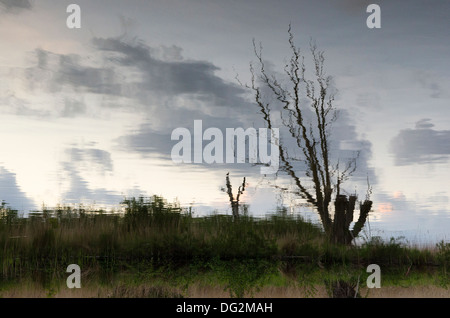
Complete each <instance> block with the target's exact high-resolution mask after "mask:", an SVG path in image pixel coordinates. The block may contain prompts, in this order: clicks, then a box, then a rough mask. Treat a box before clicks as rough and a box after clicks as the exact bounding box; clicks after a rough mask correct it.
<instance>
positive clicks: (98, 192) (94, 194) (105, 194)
mask: <svg viewBox="0 0 450 318" xmlns="http://www.w3.org/2000/svg"><path fill="white" fill-rule="evenodd" d="M62 168H63V170H64V172H65V173H66V174H68V179H69V180H70V185H69V188H68V189H67V190H66V191H65V192H64V194H63V197H64V201H65V202H66V203H73V204H77V203H78V204H79V203H82V202H86V201H89V203H92V202H95V203H98V204H106V205H110V204H113V205H114V204H119V203H120V202H121V200H122V199H123V196H122V195H120V194H117V193H116V192H114V191H109V190H107V189H104V188H97V189H91V188H90V184H89V182H88V181H86V179H84V178H83V177H82V176H81V173H80V171H79V170H78V168H77V167H76V163H75V162H64V163H62Z"/></svg>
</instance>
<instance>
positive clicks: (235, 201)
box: [222, 172, 245, 219]
mask: <svg viewBox="0 0 450 318" xmlns="http://www.w3.org/2000/svg"><path fill="white" fill-rule="evenodd" d="M226 187H227V188H226V189H225V188H223V189H222V191H224V192H226V193H227V194H228V198H229V199H230V205H231V211H232V213H233V218H234V219H237V218H238V217H239V200H240V197H241V194H242V193H244V191H245V177H244V179H243V180H242V184H241V185H240V186H239V188H238V191H237V194H236V198H235V197H234V194H233V187H232V186H231V182H230V173H229V172H228V173H227V176H226Z"/></svg>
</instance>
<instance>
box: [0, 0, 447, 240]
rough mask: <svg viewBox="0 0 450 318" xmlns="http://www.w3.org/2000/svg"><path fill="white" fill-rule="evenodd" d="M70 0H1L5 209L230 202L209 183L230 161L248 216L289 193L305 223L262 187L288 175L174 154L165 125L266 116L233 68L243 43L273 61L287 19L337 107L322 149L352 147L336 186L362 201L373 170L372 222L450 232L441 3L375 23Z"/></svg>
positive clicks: (415, 5)
mask: <svg viewBox="0 0 450 318" xmlns="http://www.w3.org/2000/svg"><path fill="white" fill-rule="evenodd" d="M72 2H74V1H71V2H70V1H58V2H55V1H46V0H40V1H28V0H23V1H9V0H0V43H1V44H0V47H1V51H0V78H1V80H0V113H1V118H2V122H1V125H0V138H1V140H2V147H1V148H0V191H1V192H0V199H2V200H5V201H6V202H8V203H9V204H10V205H11V206H12V207H14V208H17V209H20V210H22V211H28V210H30V209H36V208H40V207H41V206H42V204H45V205H47V206H54V205H56V204H78V203H84V204H86V205H98V206H114V205H116V204H118V202H120V201H121V200H122V199H123V198H124V197H125V196H138V195H144V196H148V195H152V194H158V195H163V196H164V197H166V198H167V199H168V200H169V201H170V200H175V199H177V200H179V201H180V202H181V203H182V204H184V205H189V204H193V205H194V206H195V207H196V212H197V213H199V214H201V213H210V212H211V211H214V210H219V211H223V212H226V213H231V211H230V208H229V203H228V197H227V195H226V194H225V193H223V192H222V191H221V190H220V189H221V188H222V187H224V186H225V175H226V173H227V172H230V175H231V181H232V184H233V185H235V187H237V186H238V185H239V184H240V183H241V181H242V178H243V177H244V176H245V177H246V178H247V181H248V186H247V189H246V192H245V193H244V195H243V200H244V201H245V202H246V203H248V204H249V205H250V211H251V213H253V214H257V215H264V214H265V213H267V212H270V211H273V210H275V208H276V206H277V205H279V204H285V205H287V206H289V207H290V208H291V209H292V210H293V211H297V212H298V211H301V212H299V213H305V216H307V217H308V218H311V219H314V218H315V217H317V216H316V215H315V214H314V213H310V212H308V211H307V209H306V210H305V209H304V208H300V206H301V205H302V202H301V201H299V200H297V199H296V198H295V197H293V196H282V195H281V194H280V192H279V191H278V190H276V188H274V185H278V186H286V187H288V186H290V180H289V179H286V178H283V176H282V174H281V175H280V176H279V177H278V179H276V180H275V179H274V178H273V177H271V176H268V177H264V176H262V175H260V173H259V167H257V166H251V165H249V164H213V165H207V164H174V163H173V162H172V161H171V159H170V152H171V149H172V147H173V145H174V144H175V143H176V142H175V141H172V140H171V133H172V131H173V130H174V129H175V128H178V127H185V128H187V129H189V130H191V131H192V129H193V125H194V120H202V122H203V126H204V129H206V128H208V127H216V128H219V129H220V130H221V131H223V132H224V133H225V130H226V128H238V127H242V128H244V129H246V128H248V127H255V128H261V127H264V123H263V121H262V120H261V116H260V115H259V114H258V109H257V108H256V107H255V105H254V104H253V103H252V100H251V99H250V98H249V95H248V92H247V91H246V90H245V89H244V88H243V87H241V86H240V85H239V83H238V82H237V80H236V79H235V77H236V75H237V74H238V75H239V79H240V80H241V81H242V82H248V81H249V63H250V61H254V60H255V57H254V54H253V47H252V39H253V38H254V39H256V41H261V42H262V43H263V46H264V57H265V59H266V60H267V61H268V64H267V65H268V68H269V69H270V70H271V71H273V72H278V70H281V69H282V68H283V66H284V63H285V61H286V59H287V58H288V57H289V53H290V52H289V47H288V42H287V40H288V35H287V28H288V24H289V23H292V28H293V32H294V34H295V36H296V43H297V44H298V46H300V47H302V48H305V50H307V47H308V45H309V41H310V38H311V37H312V38H314V39H315V40H316V42H317V44H318V46H319V48H320V49H322V50H324V51H325V57H326V62H325V67H326V71H327V73H328V74H330V75H332V76H333V77H334V86H335V87H336V89H337V90H338V94H337V95H336V102H335V105H336V106H337V107H338V108H339V109H340V110H341V112H340V117H339V120H338V121H337V122H336V123H335V126H334V130H333V135H332V141H333V143H332V146H333V150H334V154H335V157H334V158H335V159H337V158H344V159H345V158H349V157H352V156H354V154H355V151H358V150H359V151H360V156H359V158H358V162H357V164H358V168H357V170H356V172H355V174H354V176H353V178H352V179H351V180H349V181H348V183H346V184H345V189H346V191H347V193H354V192H356V193H358V194H359V195H360V198H363V197H364V196H365V194H366V191H367V178H369V181H370V185H371V187H372V196H371V198H372V199H373V201H374V207H373V212H372V213H371V214H370V219H369V222H370V230H371V231H372V232H371V233H372V234H374V233H379V234H380V235H383V236H385V237H389V236H391V235H393V236H401V235H404V236H406V237H407V238H408V239H410V240H414V241H416V242H418V243H424V244H425V243H426V242H428V241H431V242H434V241H436V240H439V239H446V240H448V239H449V237H448V235H449V231H448V229H449V228H450V203H449V198H450V190H448V189H449V187H448V185H447V184H448V179H449V177H450V165H449V164H450V128H449V124H448V123H449V121H450V111H449V108H448V107H449V106H450V93H449V90H448V87H450V75H449V74H450V72H449V71H450V65H449V62H448V56H450V44H449V43H450V34H449V32H448V30H449V29H450V22H449V19H448V14H447V13H448V12H449V11H450V3H449V2H448V1H445V0H433V1H426V2H425V1H419V0H414V1H395V2H394V3H393V2H392V1H381V0H380V1H377V3H378V4H379V5H380V7H381V18H382V22H381V25H382V27H381V29H373V30H371V29H368V28H367V26H366V19H367V16H368V13H366V7H367V5H368V4H370V3H371V2H370V1H355V0H339V1H324V0H321V1H298V0H296V1H290V0H288V1H287V0H285V1H268V0H267V1H256V0H249V1H232V2H224V1H218V0H217V1H216V0H208V1H206V0H204V1H203V0H201V1H200V0H199V1H182V0H169V1H168V0H164V1H162V0H152V1H145V2H144V1H118V0H108V1H106V0H98V1H87V0H83V1H82V0H79V1H76V3H77V4H79V5H80V7H81V13H82V19H81V26H82V27H81V29H68V28H67V27H66V19H67V16H68V14H67V13H66V8H67V6H68V5H69V4H70V3H72ZM290 149H292V152H293V153H294V152H295V145H293V147H292V148H290ZM297 169H302V167H301V165H299V166H297ZM235 190H236V189H235ZM367 230H369V227H367ZM377 235H378V234H377Z"/></svg>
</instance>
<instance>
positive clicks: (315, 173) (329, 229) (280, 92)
mask: <svg viewBox="0 0 450 318" xmlns="http://www.w3.org/2000/svg"><path fill="white" fill-rule="evenodd" d="M288 34H289V45H290V49H291V51H292V55H291V58H290V60H289V61H288V62H287V63H286V65H285V67H284V75H285V76H286V81H285V82H287V84H284V83H285V82H284V81H280V80H279V79H278V78H277V76H275V75H274V74H269V71H268V70H267V68H266V65H265V61H264V59H263V57H262V45H261V44H260V45H259V47H258V46H257V45H256V44H255V41H253V48H254V53H255V56H256V59H257V67H255V66H254V65H253V63H251V64H250V74H251V84H250V85H245V86H246V87H247V88H249V89H251V90H252V91H253V95H254V99H255V102H256V105H257V106H258V108H259V111H260V112H261V114H262V117H263V120H264V121H265V123H266V125H267V128H268V129H272V128H274V127H273V122H274V121H273V116H274V114H279V116H280V117H281V118H280V119H281V122H282V124H283V126H284V127H285V128H287V131H288V132H289V134H288V136H290V137H292V140H293V141H294V142H295V144H296V147H297V148H298V149H299V150H300V153H301V158H298V157H297V158H291V157H290V156H289V154H288V152H287V149H288V146H287V145H286V144H285V143H284V142H283V141H282V140H280V141H279V142H277V144H278V148H279V154H280V168H281V169H282V170H283V171H284V172H286V173H287V175H288V176H289V177H290V178H292V180H293V181H294V184H295V187H296V189H297V192H296V193H297V194H298V195H299V196H300V197H301V198H303V199H305V200H306V201H307V202H309V203H310V204H312V205H313V206H314V207H315V209H316V210H317V212H318V214H319V216H320V220H321V222H322V225H323V227H324V230H325V233H326V234H327V235H328V237H329V238H330V240H331V241H333V242H336V243H342V244H350V242H351V241H352V239H353V238H354V237H356V236H357V235H358V233H359V231H360V230H361V229H362V227H363V226H364V223H365V220H366V218H367V215H368V213H369V211H370V208H371V206H372V201H370V200H369V198H367V199H366V200H365V201H364V202H362V203H361V204H360V217H359V219H358V221H357V222H356V224H355V227H354V228H353V230H350V229H349V226H350V223H351V222H352V221H353V212H354V207H355V204H356V196H350V198H347V197H345V196H343V195H340V193H339V192H340V186H341V183H342V182H344V181H345V180H347V179H348V178H349V176H350V175H351V174H352V173H353V172H354V171H355V169H356V158H354V159H353V160H350V161H349V162H348V163H347V165H346V167H345V169H343V170H341V171H340V170H339V161H338V162H337V163H336V164H335V165H333V164H332V162H331V156H330V143H329V136H330V129H331V127H332V123H333V122H334V121H335V120H336V118H337V111H336V110H335V107H334V105H333V102H334V93H333V92H332V90H333V88H332V77H331V76H327V75H326V74H325V72H324V61H325V58H324V54H323V52H322V51H319V50H318V49H317V47H316V45H315V44H314V43H312V42H311V43H310V54H311V57H312V62H313V63H312V64H313V71H312V72H311V74H312V75H309V74H310V73H307V72H306V65H305V57H304V55H303V54H302V52H301V50H300V49H299V48H298V47H297V46H296V45H295V43H294V36H293V33H292V30H291V26H290V25H289V30H288ZM241 84H242V83H241ZM268 94H269V95H271V96H270V97H269V98H268V99H266V98H267V95H268ZM266 100H268V101H266ZM273 110H275V111H273ZM291 147H292V146H291ZM299 160H301V161H303V162H304V163H305V164H306V171H305V175H304V176H303V175H301V174H300V172H299V171H298V170H296V169H295V168H294V162H296V161H299ZM305 180H306V182H307V183H306V184H305ZM334 180H336V181H334ZM308 184H309V185H312V189H311V187H308ZM333 193H334V194H335V214H334V218H333V219H332V217H331V213H330V205H331V202H332V200H333V198H332V196H333Z"/></svg>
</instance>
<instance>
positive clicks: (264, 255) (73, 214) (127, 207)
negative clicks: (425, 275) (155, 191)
mask: <svg viewBox="0 0 450 318" xmlns="http://www.w3.org/2000/svg"><path fill="white" fill-rule="evenodd" d="M122 204H123V207H124V211H123V213H105V212H104V211H95V210H87V209H83V208H81V207H80V208H78V209H76V208H68V207H57V208H55V209H47V208H43V209H42V211H39V212H37V213H32V214H30V215H29V216H28V217H26V218H24V217H20V216H19V215H18V214H17V212H16V211H13V210H11V209H9V208H8V207H6V205H5V204H3V205H2V206H1V207H0V266H1V280H0V282H1V283H6V282H7V281H8V280H11V279H18V278H19V279H20V278H23V277H35V278H37V279H38V280H40V281H41V282H42V284H43V285H44V286H47V287H48V286H49V285H48V284H50V283H49V282H51V281H52V280H53V279H62V278H65V277H66V274H65V269H66V267H67V266H68V265H69V264H78V265H80V267H81V268H82V269H83V273H84V275H93V276H98V277H100V278H101V279H103V278H104V279H106V280H108V279H110V277H111V276H110V275H113V274H114V273H118V272H124V271H137V272H140V273H150V274H151V275H153V274H154V273H157V272H158V268H164V269H165V270H166V269H167V268H172V269H177V268H186V267H187V268H190V266H192V264H197V265H196V266H197V267H196V271H200V272H201V271H209V270H212V269H214V268H215V269H217V268H221V270H220V272H221V273H223V275H222V277H225V278H224V279H227V280H228V281H229V283H228V285H227V286H228V288H229V290H230V293H232V294H233V295H235V296H242V295H243V294H244V291H245V290H248V289H251V288H253V287H254V286H256V285H258V284H260V283H261V281H263V279H262V277H265V276H266V275H269V276H270V275H273V272H274V270H275V271H277V270H280V271H282V272H283V273H284V274H286V275H289V274H290V273H294V275H295V276H299V275H300V276H301V277H304V275H303V274H304V273H306V272H308V273H317V270H321V269H323V268H325V269H328V270H334V269H335V268H340V269H339V271H340V272H342V269H343V268H344V269H345V271H349V270H353V269H356V270H357V271H359V272H361V271H362V270H364V269H365V266H367V265H368V264H371V263H375V264H378V265H380V266H381V267H382V268H383V269H386V268H387V269H389V270H392V271H393V272H396V273H398V275H410V274H409V273H410V272H412V271H416V270H423V271H427V270H429V269H430V268H432V269H433V270H434V269H439V273H440V275H441V276H440V277H441V278H442V280H441V285H445V286H447V285H448V264H449V250H450V247H449V246H450V245H449V244H448V243H447V244H445V243H444V242H442V243H441V244H440V245H439V246H438V247H437V248H436V249H434V250H419V249H415V248H411V247H407V246H403V245H402V244H400V243H398V242H396V241H395V240H391V241H390V242H383V241H381V240H372V241H369V242H366V244H363V245H362V246H359V247H356V246H351V247H349V246H340V245H333V244H330V243H328V241H327V240H326V237H325V235H324V233H323V231H322V230H321V228H320V227H319V226H318V225H314V224H311V223H308V222H305V221H304V220H303V219H302V218H300V217H292V216H286V215H284V214H277V215H271V216H267V217H265V218H255V217H251V216H248V215H243V216H240V217H239V218H238V219H235V218H233V217H232V216H228V215H218V214H214V215H210V216H204V217H194V216H193V215H192V214H191V213H190V212H189V211H186V210H184V209H182V208H181V207H180V206H179V205H177V204H169V203H167V202H166V201H165V200H164V199H163V198H161V197H157V196H154V197H151V198H137V199H136V198H131V199H126V200H124V201H123V202H122ZM299 266H300V267H301V269H300V270H299ZM305 271H306V272H305ZM299 273H303V274H299ZM313 276H314V275H313ZM48 288H50V287H48ZM49 290H51V289H49Z"/></svg>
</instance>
